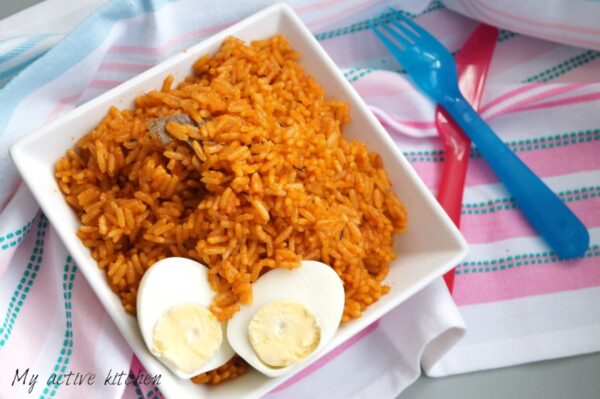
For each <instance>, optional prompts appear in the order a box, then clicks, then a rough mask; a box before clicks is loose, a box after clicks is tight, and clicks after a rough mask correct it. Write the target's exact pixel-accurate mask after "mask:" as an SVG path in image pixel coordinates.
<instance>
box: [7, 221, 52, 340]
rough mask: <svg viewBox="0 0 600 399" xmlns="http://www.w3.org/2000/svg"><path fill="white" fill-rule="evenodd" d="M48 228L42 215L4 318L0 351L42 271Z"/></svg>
mask: <svg viewBox="0 0 600 399" xmlns="http://www.w3.org/2000/svg"><path fill="white" fill-rule="evenodd" d="M47 226H48V220H47V219H46V216H45V215H44V214H43V213H42V214H40V220H39V222H38V224H37V237H36V241H35V245H34V247H33V250H32V251H31V255H30V257H29V262H28V263H27V266H26V268H25V271H24V272H23V275H22V276H21V279H20V280H19V283H18V284H17V288H16V289H15V290H14V292H13V294H12V296H11V298H10V302H9V305H8V309H7V310H6V315H5V316H4V322H3V323H2V327H0V349H1V348H2V347H3V346H4V345H6V342H7V341H8V339H9V338H10V335H11V333H12V330H13V327H14V325H15V323H16V321H17V318H18V316H19V314H20V311H21V308H22V307H23V304H24V303H25V300H26V299H27V296H28V295H29V291H30V290H31V288H32V287H33V283H34V282H35V279H36V277H37V275H38V271H39V270H40V264H41V263H42V259H43V254H44V239H45V237H46V228H47Z"/></svg>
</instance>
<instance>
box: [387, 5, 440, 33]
mask: <svg viewBox="0 0 600 399" xmlns="http://www.w3.org/2000/svg"><path fill="white" fill-rule="evenodd" d="M392 10H394V12H395V13H396V16H397V17H398V18H399V19H400V20H402V22H404V23H405V24H406V25H408V26H409V27H410V28H411V29H412V30H413V31H414V32H416V33H418V34H419V35H420V36H421V37H422V38H425V39H434V38H433V36H431V34H429V32H427V31H426V30H425V29H423V28H421V27H420V26H419V25H418V24H417V23H415V22H414V21H413V20H412V19H410V18H407V17H405V16H404V15H402V13H401V12H400V11H398V10H395V9H393V8H392ZM398 25H399V24H398ZM413 36H414V34H413ZM435 40H437V39H435Z"/></svg>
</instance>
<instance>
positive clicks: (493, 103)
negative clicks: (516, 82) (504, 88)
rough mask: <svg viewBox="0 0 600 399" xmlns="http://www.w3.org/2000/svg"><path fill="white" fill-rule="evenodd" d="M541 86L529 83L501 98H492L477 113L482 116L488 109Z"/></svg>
mask: <svg viewBox="0 0 600 399" xmlns="http://www.w3.org/2000/svg"><path fill="white" fill-rule="evenodd" d="M541 86H543V84H542V83H530V84H527V85H524V86H521V87H518V88H516V89H514V90H511V91H509V92H506V93H504V94H502V95H501V96H498V97H496V98H494V99H493V100H491V101H490V102H488V103H486V104H483V105H482V106H481V107H479V113H480V114H483V113H484V112H486V111H487V110H488V109H490V108H492V107H494V106H496V105H498V104H500V103H502V102H504V101H506V100H509V99H511V98H513V97H515V96H518V95H519V94H522V93H526V92H528V91H531V90H534V89H537V88H539V87H541Z"/></svg>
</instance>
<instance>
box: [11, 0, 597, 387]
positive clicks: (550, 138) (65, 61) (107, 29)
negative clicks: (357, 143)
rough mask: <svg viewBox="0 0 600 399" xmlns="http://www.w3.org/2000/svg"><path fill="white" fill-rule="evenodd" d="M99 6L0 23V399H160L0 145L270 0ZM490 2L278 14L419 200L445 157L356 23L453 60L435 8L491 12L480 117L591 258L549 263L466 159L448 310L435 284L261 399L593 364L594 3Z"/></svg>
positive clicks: (460, 30) (425, 112)
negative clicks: (401, 20) (581, 357)
mask: <svg viewBox="0 0 600 399" xmlns="http://www.w3.org/2000/svg"><path fill="white" fill-rule="evenodd" d="M104 3H105V1H103V0H86V1H81V2H77V4H76V5H75V4H74V3H73V2H69V1H67V0H48V1H46V2H45V3H43V4H41V5H38V6H36V7H33V8H32V9H29V10H26V11H25V12H23V13H21V14H18V15H16V16H14V17H12V18H9V19H7V20H5V21H0V87H2V88H1V89H0V104H1V105H2V107H1V109H0V149H1V151H0V210H1V211H0V323H1V324H0V397H1V398H5V397H6V398H12V397H31V395H35V396H36V397H40V398H51V397H58V398H82V397H85V398H88V397H90V398H93V397H96V398H115V399H116V398H121V397H126V398H139V397H145V398H150V397H160V392H159V390H158V389H157V387H155V386H153V385H148V384H144V383H143V381H142V380H140V379H139V378H136V377H138V376H139V375H140V373H143V369H142V368H141V366H140V365H139V362H138V361H137V360H136V359H135V358H134V359H133V362H132V358H131V351H130V349H129V348H128V347H127V345H126V344H125V343H124V342H123V340H122V338H121V337H120V335H119V333H118V331H116V329H115V327H114V326H113V324H112V322H111V321H110V320H109V319H108V317H107V316H106V313H105V312H104V310H103V309H102V307H101V305H100V304H99V303H98V301H97V300H96V298H95V297H94V295H93V293H92V292H91V290H90V288H89V286H88V285H87V283H86V281H85V279H84V278H83V276H82V275H81V274H80V273H79V272H78V271H77V266H76V265H75V264H74V262H73V261H72V260H71V258H70V257H69V256H68V254H67V253H66V251H65V250H64V248H63V246H62V245H61V243H60V242H59V240H58V239H57V237H56V234H55V233H54V231H53V230H52V227H51V226H49V225H48V223H47V220H46V219H45V217H44V215H41V214H39V213H38V209H37V206H36V205H35V202H34V201H33V199H32V198H31V195H30V194H29V193H28V191H27V190H26V189H25V188H24V187H22V186H20V180H19V178H18V176H17V174H16V173H15V169H14V167H13V166H12V164H11V163H10V161H9V160H8V157H7V148H8V147H9V146H10V145H11V144H12V143H14V142H15V141H16V140H17V139H18V138H20V137H22V136H23V135H25V134H26V133H28V132H30V131H32V130H34V129H35V128H37V127H39V126H41V125H42V124H44V123H46V122H47V121H48V120H51V119H53V118H56V117H58V116H60V115H63V114H64V113H66V112H68V111H69V110H71V109H73V108H75V107H76V106H78V105H80V104H82V103H84V102H85V101H87V100H89V99H91V98H94V97H96V96H97V95H99V94H101V93H102V92H104V91H106V90H108V89H110V88H112V87H115V86H116V85H118V84H119V83H121V82H123V81H125V80H127V79H129V78H131V77H133V76H135V75H136V74H138V73H140V72H142V71H144V70H146V69H147V68H149V67H151V66H152V65H155V64H156V63H158V62H160V61H161V60H163V59H165V58H167V57H169V56H170V55H172V54H175V53H177V52H178V51H180V50H182V49H185V48H186V47H189V46H191V45H193V44H194V43H196V42H198V41H199V40H202V39H203V38H205V37H208V36H210V35H211V34H213V33H215V32H217V31H219V30H220V29H222V28H223V27H225V26H227V25H229V24H231V23H234V22H235V21H237V20H239V19H240V18H242V17H244V16H246V15H249V14H250V13H252V12H254V11H256V10H258V9H260V8H262V7H264V6H266V5H268V4H270V3H272V1H268V0H261V1H255V2H241V1H231V2H227V3H226V6H225V5H224V4H225V3H223V2H219V1H216V0H213V1H205V2H203V3H202V7H199V3H198V2H196V1H193V0H179V1H167V0H157V1H131V0H127V1H126V0H116V1H113V2H110V3H109V4H106V5H104ZM498 3H499V2H493V3H492V2H490V1H487V0H462V1H456V2H454V1H446V2H444V3H442V2H438V1H434V2H429V1H428V0H419V1H408V0H407V1H376V0H350V1H339V0H327V1H315V0H296V1H290V4H291V5H292V7H294V8H295V10H296V12H298V14H299V15H300V17H301V18H302V19H303V20H304V21H305V22H306V23H307V25H308V26H309V28H310V29H311V30H312V31H313V32H314V33H315V36H316V38H317V39H318V40H319V41H320V43H321V44H322V46H323V47H324V48H325V49H326V51H327V52H328V53H329V54H330V55H331V56H332V58H333V59H334V61H335V62H336V63H337V65H338V66H339V67H340V68H341V69H342V70H343V71H344V73H345V75H346V77H347V78H348V80H349V81H350V82H352V83H353V85H354V87H355V88H356V89H357V90H358V92H359V93H360V94H361V95H362V96H363V98H365V100H366V101H367V103H368V104H369V105H370V106H371V107H372V109H373V111H374V112H375V114H376V115H377V116H378V117H380V120H381V121H382V123H384V124H385V125H386V126H387V127H388V130H389V132H390V134H391V135H392V137H394V139H395V140H396V141H397V143H398V145H399V146H400V148H401V149H402V151H403V152H404V153H405V155H406V156H407V158H408V159H409V160H410V161H411V162H412V164H413V166H414V167H415V169H416V170H417V171H418V172H419V174H420V175H421V177H422V178H423V180H424V181H425V182H426V183H427V185H428V186H429V187H430V188H431V189H432V191H435V189H436V187H437V184H438V180H439V176H440V170H441V165H442V162H443V158H444V154H443V151H442V147H441V145H440V144H439V142H438V141H437V139H436V138H435V134H436V132H435V130H434V123H433V120H434V108H433V106H432V104H431V103H429V102H428V101H427V100H426V99H425V98H424V97H423V96H421V95H420V94H419V93H417V92H416V91H415V90H414V88H413V87H412V86H411V85H410V84H409V83H408V82H407V80H406V79H405V75H404V74H403V72H402V69H401V67H400V66H399V65H397V64H396V63H395V61H394V60H393V59H392V58H391V57H390V56H389V54H388V53H387V52H386V51H385V49H384V48H383V47H381V46H380V45H379V44H378V43H377V42H376V41H375V40H374V39H373V37H372V35H371V33H370V32H369V30H368V22H369V20H370V19H372V18H374V17H376V16H378V15H380V14H381V13H385V12H389V11H387V7H388V6H390V5H391V6H394V7H398V8H401V9H403V10H404V11H405V12H406V13H407V15H409V16H410V17H415V18H417V20H418V21H419V23H421V24H423V26H424V27H426V28H427V29H429V30H430V31H431V32H432V33H433V34H434V35H436V36H437V37H439V38H441V40H442V41H443V42H444V43H445V44H446V45H447V46H448V47H449V49H450V50H452V51H456V50H457V49H458V48H460V46H461V45H462V43H463V41H464V40H465V38H466V37H467V36H468V34H469V33H470V31H471V30H472V28H473V27H474V25H475V21H473V20H471V19H468V18H465V17H463V16H461V15H460V14H457V13H456V12H454V11H450V10H449V9H448V8H447V7H452V9H455V10H457V11H459V12H460V13H463V14H466V15H469V16H471V17H474V18H482V19H483V18H484V17H483V14H485V15H487V16H488V17H489V16H490V15H492V17H493V18H495V19H496V21H497V22H496V23H497V24H499V26H501V27H505V28H507V29H512V30H514V31H517V32H521V33H515V32H513V31H508V30H506V31H503V32H502V33H501V35H500V37H499V39H498V42H499V43H498V46H497V48H496V53H495V55H494V59H493V63H492V66H491V70H490V77H489V79H488V85H487V87H486V90H485V95H484V99H483V102H482V112H483V115H484V116H485V117H486V119H488V120H489V121H490V123H491V125H492V127H493V128H494V129H495V130H496V132H498V134H499V135H500V136H501V137H502V139H503V140H504V141H506V142H507V143H508V144H509V146H510V147H511V148H513V149H514V150H515V151H516V152H517V153H518V154H519V156H520V157H521V158H522V159H523V160H524V161H525V162H526V163H527V164H528V165H529V166H530V167H531V168H532V169H534V170H535V171H536V172H537V173H538V174H539V175H540V176H542V177H543V178H544V180H545V181H546V182H547V183H548V184H549V185H550V186H551V187H552V189H554V190H555V191H556V192H558V193H559V195H561V197H562V198H563V199H564V200H565V201H566V202H567V203H568V204H569V206H571V208H572V209H573V210H574V211H575V212H576V213H577V214H578V215H579V216H580V217H582V219H583V221H584V223H585V224H586V226H588V227H589V229H590V235H591V246H590V248H589V251H588V252H587V253H586V255H585V256H584V257H582V258H581V259H577V260H572V261H569V262H565V261H562V260H561V259H558V258H557V257H556V255H555V254H553V253H552V252H551V251H550V250H549V249H548V248H547V246H546V245H545V244H544V243H543V242H542V241H541V240H540V238H539V237H538V236H537V235H536V234H535V232H534V231H532V230H531V228H530V227H529V226H528V224H527V222H526V221H525V220H524V219H523V217H522V216H521V215H520V213H519V210H518V208H517V207H516V206H515V204H514V201H513V200H512V199H511V198H510V196H509V194H508V193H507V192H506V191H505V190H504V188H503V187H502V185H501V184H499V183H498V181H497V179H496V178H495V176H494V175H493V174H492V173H491V171H490V170H489V169H488V167H487V165H486V164H485V162H484V161H483V160H482V159H481V157H480V156H479V155H478V153H477V151H474V152H473V154H472V157H473V159H472V161H471V164H470V168H469V173H468V177H467V189H466V192H465V199H464V200H465V204H464V207H463V222H462V230H463V233H464V234H465V236H466V238H467V240H468V241H469V242H470V244H471V248H472V250H471V254H470V255H469V257H468V258H467V259H466V260H465V261H464V262H463V263H462V264H460V265H459V266H458V269H457V276H456V286H455V293H454V300H455V302H456V304H457V305H458V308H457V307H456V305H455V304H454V302H452V300H451V299H450V297H449V295H448V293H447V290H445V287H444V286H443V284H442V283H441V281H438V282H436V283H435V284H433V285H432V286H430V287H428V288H427V289H425V290H424V291H422V292H421V293H419V294H417V295H416V296H415V297H413V298H411V299H410V300H409V301H407V302H405V303H404V304H402V305H401V306H400V307H399V308H397V309H395V310H394V311H393V312H392V313H390V314H389V315H388V316H386V317H385V318H383V319H382V320H380V321H379V322H378V323H376V324H374V325H372V326H370V327H368V328H367V329H366V330H364V331H363V332H362V333H360V334H358V335H357V336H356V337H354V338H353V339H352V340H350V342H348V343H346V344H344V345H343V346H342V347H341V348H339V349H337V350H335V351H334V352H332V353H331V354H329V355H328V356H327V357H326V358H325V359H323V360H321V361H319V362H318V363H317V364H315V365H313V366H311V367H310V368H309V369H308V370H305V371H304V372H302V373H301V374H300V375H298V376H295V377H294V378H293V379H292V380H291V381H289V382H288V383H286V384H285V386H283V387H280V388H279V389H277V390H276V391H275V392H273V393H271V394H270V397H271V398H277V399H278V398H304V397H326V396H327V397H331V398H348V397H355V398H371V397H382V398H385V397H393V396H394V395H396V394H397V393H398V392H400V391H401V390H402V389H403V388H404V387H406V386H407V385H408V384H410V383H411V382H412V381H414V379H415V378H417V377H418V375H419V372H420V367H419V366H420V363H422V365H423V367H424V369H425V371H426V372H427V373H429V374H430V375H435V376H442V375H448V374H453V373H460V372H467V371H474V370H480V369H486V368H492V367H500V366H506V365H510V364H516V363H522V362H527V361H534V360H541V359H548V358H554V357H560V356H569V355H574V354H579V353H588V352H592V351H597V350H600V338H598V337H600V334H599V333H600V331H599V330H600V307H599V306H598V305H597V304H598V303H600V301H599V299H600V227H599V226H600V156H599V155H598V154H600V115H599V114H598V113H597V112H594V109H597V107H598V102H599V101H600V85H599V84H597V83H595V82H598V81H600V79H599V78H600V60H599V58H600V57H598V56H599V55H600V53H599V52H597V51H595V50H592V49H598V47H597V46H596V45H594V43H595V42H597V40H598V37H599V36H598V34H597V33H594V32H595V31H594V29H596V28H595V25H594V21H596V20H598V18H596V19H590V17H589V15H595V16H596V17H597V16H599V15H600V11H599V8H598V7H600V5H598V4H595V5H591V4H592V3H591V2H588V3H589V4H587V5H586V8H585V10H584V9H583V8H582V9H581V10H579V14H582V15H579V16H578V14H577V12H578V10H577V9H576V8H574V7H572V8H571V11H570V12H569V13H566V12H565V13H563V15H564V16H568V17H569V18H572V20H571V21H569V20H567V21H558V20H548V19H546V20H540V18H542V16H543V15H545V14H544V13H542V12H540V10H534V9H531V8H528V9H526V10H525V11H523V10H522V9H516V8H515V9H511V8H510V7H502V8H500V7H497V6H494V4H498ZM522 3H525V2H522ZM557 3H558V2H557ZM507 4H508V3H507ZM98 7H101V8H98ZM515 7H516V6H515ZM97 8H98V9H97ZM492 8H498V10H500V12H501V13H503V14H502V15H499V14H498V12H496V14H494V12H492V10H491V9H492ZM96 9H97V11H94V10H96ZM498 10H496V11H498ZM502 10H504V11H502ZM506 10H509V11H510V12H507V11H506ZM92 11H94V13H93V14H92V15H91V16H90V17H89V18H87V19H86V20H84V21H83V23H81V24H80V25H78V24H79V23H80V22H81V21H82V19H83V18H84V17H85V16H87V15H88V14H90V13H91V12H92ZM516 11H518V12H516ZM527 12H529V14H527ZM544 12H547V13H548V14H549V15H554V14H553V13H552V12H551V11H548V10H547V9H545V10H544ZM477 13H479V14H477ZM573 13H575V14H573ZM594 13H595V14H594ZM583 14H585V15H586V16H585V18H584V15H583ZM579 17H581V18H579ZM511 18H512V19H511ZM524 18H530V19H532V20H535V21H537V24H534V23H528V22H527V21H525V20H524ZM545 18H554V17H545ZM574 20H576V21H577V23H576V26H577V29H575V30H574V29H572V25H573V21H574ZM524 21H525V23H524ZM488 22H491V23H494V21H490V20H488ZM77 25H78V26H77ZM565 26H567V27H569V29H566V30H565V29H564V28H565ZM536 27H537V29H534V28H536ZM71 30H72V32H71ZM69 32H71V33H69ZM524 34H527V35H532V34H534V35H537V36H538V37H542V38H545V39H550V40H554V41H555V42H550V41H544V40H540V39H534V38H531V37H529V36H525V35H524ZM556 42H561V43H569V44H573V45H577V46H581V47H584V48H581V47H570V46H567V45H564V44H557V43H556ZM459 312H460V314H459ZM461 315H462V318H464V320H465V321H466V323H467V325H468V330H467V332H466V335H465V336H464V339H463V340H462V341H460V342H459V343H458V344H456V345H454V344H455V343H456V341H457V340H458V338H460V337H461V336H462V334H463V333H464V324H463V319H462V318H461ZM450 348H452V349H450ZM448 349H450V351H449V352H447V351H448ZM446 352H447V353H446ZM365 364H368V365H369V367H365V366H364V365H365ZM17 370H18V373H17ZM71 371H72V372H75V373H80V374H81V375H79V376H78V377H79V380H77V381H79V382H81V384H71V385H69V386H66V385H65V384H61V385H57V384H53V383H52V382H53V381H50V382H51V383H50V384H47V382H48V381H47V379H48V377H49V376H50V375H51V374H52V373H59V374H60V373H69V372H71ZM120 372H123V373H124V378H123V380H124V381H127V384H125V383H123V384H103V382H104V379H105V377H106V376H107V375H108V374H109V373H113V375H114V374H115V373H120ZM90 374H95V375H96V379H97V381H96V382H95V383H94V384H91V385H90V384H87V383H86V382H85V381H86V378H89V375H90ZM348 375H352V376H353V378H352V379H348V378H347V376H348ZM74 377H77V376H74ZM87 381H89V380H87ZM30 388H31V392H32V393H31V394H28V391H29V389H30Z"/></svg>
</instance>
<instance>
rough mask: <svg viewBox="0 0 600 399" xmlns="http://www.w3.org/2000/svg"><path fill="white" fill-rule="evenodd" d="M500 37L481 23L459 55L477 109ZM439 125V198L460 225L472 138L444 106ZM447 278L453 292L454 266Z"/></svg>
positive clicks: (463, 82) (464, 84)
mask: <svg viewBox="0 0 600 399" xmlns="http://www.w3.org/2000/svg"><path fill="white" fill-rule="evenodd" d="M497 39H498V28H495V27H493V26H489V25H485V24H480V25H478V26H477V28H475V31H474V32H473V33H472V34H471V36H469V38H468V39H467V41H466V42H465V44H464V45H463V47H462V49H461V50H460V51H459V53H458V54H457V55H456V68H457V72H458V85H459V87H460V91H461V92H462V94H463V96H464V97H465V99H466V100H467V101H469V102H470V103H471V105H472V106H473V108H474V109H475V110H476V111H477V110H478V108H479V102H480V100H481V95H482V93H483V87H484V85H485V79H486V76H487V71H488V67H489V65H490V61H491V59H492V54H493V52H494V47H495V45H496V40H497ZM435 125H436V127H437V130H438V133H439V135H440V138H441V139H442V142H443V144H444V150H445V157H446V161H445V162H444V169H443V172H442V180H441V182H440V187H439V191H438V195H437V199H438V201H439V203H440V205H442V207H443V208H444V210H445V211H446V213H447V214H448V216H450V219H452V221H453V222H454V224H455V225H456V226H457V227H459V226H460V212H461V208H462V197H463V191H464V186H465V176H466V172H467V165H468V163H469V153H470V151H471V140H469V138H468V137H467V136H466V135H465V134H464V133H463V132H462V130H461V128H460V127H458V125H457V124H456V123H455V122H454V121H453V120H452V118H450V117H449V116H448V113H447V112H446V111H445V110H444V109H442V108H441V107H440V106H438V107H437V110H436V117H435ZM444 280H445V281H446V285H447V286H448V289H449V290H450V292H452V291H453V289H454V269H453V270H451V271H449V272H448V273H446V274H445V275H444Z"/></svg>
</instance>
